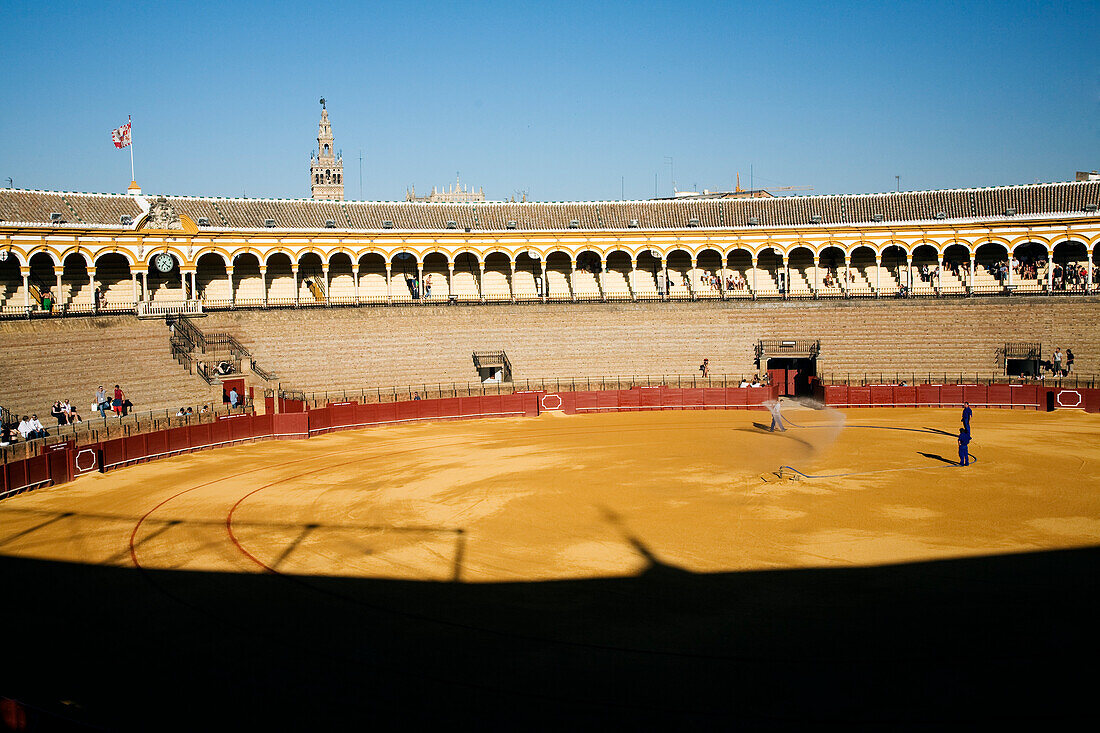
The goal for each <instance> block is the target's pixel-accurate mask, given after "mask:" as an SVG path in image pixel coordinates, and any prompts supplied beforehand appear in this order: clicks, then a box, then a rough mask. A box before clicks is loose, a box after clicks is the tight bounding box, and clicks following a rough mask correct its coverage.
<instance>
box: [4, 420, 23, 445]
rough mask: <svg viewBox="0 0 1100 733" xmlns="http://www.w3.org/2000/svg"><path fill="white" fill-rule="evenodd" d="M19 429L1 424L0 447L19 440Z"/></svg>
mask: <svg viewBox="0 0 1100 733" xmlns="http://www.w3.org/2000/svg"><path fill="white" fill-rule="evenodd" d="M18 433H19V431H17V430H16V429H15V427H14V426H12V425H0V447H5V446H9V445H11V444H12V443H14V442H15V441H16V440H17V437H16V436H17V435H18Z"/></svg>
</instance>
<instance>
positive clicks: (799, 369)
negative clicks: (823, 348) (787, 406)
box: [768, 357, 817, 397]
mask: <svg viewBox="0 0 1100 733" xmlns="http://www.w3.org/2000/svg"><path fill="white" fill-rule="evenodd" d="M768 374H770V375H771V378H772V384H776V385H779V394H781V395H784V396H787V397H801V396H804V395H810V394H812V393H813V385H812V383H811V378H812V377H814V376H816V375H817V360H816V359H795V358H790V357H782V358H775V359H768Z"/></svg>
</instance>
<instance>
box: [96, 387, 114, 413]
mask: <svg viewBox="0 0 1100 733" xmlns="http://www.w3.org/2000/svg"><path fill="white" fill-rule="evenodd" d="M109 405H110V401H109V400H108V399H107V390H105V389H103V385H102V384H101V385H99V389H97V390H96V391H95V409H97V410H99V416H100V417H106V416H107V414H106V413H107V407H108V406H109Z"/></svg>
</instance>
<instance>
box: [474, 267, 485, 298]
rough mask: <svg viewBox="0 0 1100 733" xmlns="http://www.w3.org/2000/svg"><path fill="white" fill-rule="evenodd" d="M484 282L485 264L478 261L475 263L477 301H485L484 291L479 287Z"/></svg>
mask: <svg viewBox="0 0 1100 733" xmlns="http://www.w3.org/2000/svg"><path fill="white" fill-rule="evenodd" d="M484 280H485V264H484V263H483V262H482V261H481V260H480V259H479V260H478V261H477V282H476V283H474V284H475V285H477V298H478V300H485V291H484V290H483V289H482V287H481V283H482V282H483V281H484Z"/></svg>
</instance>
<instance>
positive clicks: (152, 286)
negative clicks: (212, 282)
mask: <svg viewBox="0 0 1100 733" xmlns="http://www.w3.org/2000/svg"><path fill="white" fill-rule="evenodd" d="M223 277H224V273H223ZM145 282H146V299H147V300H149V301H151V302H154V303H178V302H181V301H184V300H187V291H186V290H185V288H184V282H183V275H182V273H181V271H180V261H179V258H178V257H176V256H175V255H174V254H172V253H171V252H162V253H160V254H158V255H155V256H154V257H151V258H150V259H149V267H148V269H147V270H146V271H145Z"/></svg>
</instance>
